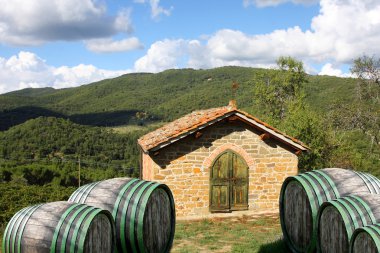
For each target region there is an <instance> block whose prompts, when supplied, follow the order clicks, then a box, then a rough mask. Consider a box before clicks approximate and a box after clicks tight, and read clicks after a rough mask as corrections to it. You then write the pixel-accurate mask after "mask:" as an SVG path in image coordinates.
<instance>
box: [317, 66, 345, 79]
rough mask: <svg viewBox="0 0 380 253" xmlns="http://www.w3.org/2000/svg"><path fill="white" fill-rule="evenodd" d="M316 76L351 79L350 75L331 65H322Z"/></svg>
mask: <svg viewBox="0 0 380 253" xmlns="http://www.w3.org/2000/svg"><path fill="white" fill-rule="evenodd" d="M318 75H320V76H321V75H326V76H338V77H352V75H351V74H350V73H343V71H342V70H341V69H339V68H337V67H334V66H333V65H332V64H331V63H326V64H325V65H323V67H322V69H321V71H320V72H319V73H318Z"/></svg>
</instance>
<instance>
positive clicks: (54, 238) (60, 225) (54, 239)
mask: <svg viewBox="0 0 380 253" xmlns="http://www.w3.org/2000/svg"><path fill="white" fill-rule="evenodd" d="M81 205H82V204H76V203H75V204H73V205H72V206H70V207H69V208H68V209H67V210H66V211H65V212H64V213H63V214H62V216H61V219H60V220H59V222H58V224H57V227H56V228H55V231H54V236H53V240H52V241H51V246H50V253H55V251H56V247H57V240H58V236H59V232H60V231H61V227H62V225H63V223H64V221H65V219H66V217H67V216H68V215H69V214H70V213H71V211H72V210H73V209H74V208H76V207H78V206H81Z"/></svg>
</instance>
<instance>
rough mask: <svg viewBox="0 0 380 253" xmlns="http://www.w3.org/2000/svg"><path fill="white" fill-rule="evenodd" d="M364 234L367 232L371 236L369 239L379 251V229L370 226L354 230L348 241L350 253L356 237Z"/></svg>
mask: <svg viewBox="0 0 380 253" xmlns="http://www.w3.org/2000/svg"><path fill="white" fill-rule="evenodd" d="M365 232H367V233H368V234H369V235H370V236H371V238H372V239H373V241H374V242H375V245H376V247H377V249H380V240H379V235H380V229H379V228H377V227H376V226H375V225H372V226H366V227H362V228H358V229H356V230H355V232H354V234H353V235H352V238H351V241H350V251H349V252H350V253H352V252H353V249H354V243H355V240H356V237H358V235H359V234H360V233H365Z"/></svg>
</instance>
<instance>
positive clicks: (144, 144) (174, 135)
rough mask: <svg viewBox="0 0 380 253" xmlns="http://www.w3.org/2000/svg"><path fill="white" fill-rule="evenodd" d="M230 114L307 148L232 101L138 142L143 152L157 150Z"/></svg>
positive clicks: (156, 131)
mask: <svg viewBox="0 0 380 253" xmlns="http://www.w3.org/2000/svg"><path fill="white" fill-rule="evenodd" d="M232 115H236V116H237V117H239V118H240V119H241V120H242V121H245V122H246V123H247V122H248V123H252V124H253V125H255V126H256V127H258V128H260V129H261V130H263V131H264V132H267V133H269V134H270V135H271V136H274V137H277V139H281V140H282V141H283V142H285V143H287V144H289V145H291V146H293V147H294V148H296V149H297V150H302V151H306V150H308V149H309V148H308V147H307V146H306V145H305V144H304V143H302V142H301V141H299V140H297V139H295V138H293V137H291V136H288V135H286V134H285V133H283V132H281V131H279V130H277V129H276V128H274V127H272V126H270V125H268V124H267V123H265V122H263V121H261V120H259V119H257V118H255V117H253V116H251V115H249V114H248V113H246V112H243V111H240V110H238V109H237V108H236V107H235V104H234V103H233V102H232V103H231V102H230V104H229V105H228V106H223V107H218V108H212V109H207V110H199V111H194V112H192V113H190V114H187V115H185V116H183V117H181V118H179V119H177V120H175V121H173V122H170V123H168V124H166V125H164V126H163V127H161V128H158V129H156V130H154V131H152V132H150V133H148V134H146V135H144V136H142V137H141V138H139V139H138V144H139V145H140V146H141V148H142V149H143V150H144V151H145V152H148V151H154V150H158V149H160V148H162V147H164V146H167V145H169V144H171V143H173V142H175V141H177V140H179V139H181V138H184V137H186V136H188V135H190V134H192V133H194V132H196V131H198V130H200V129H203V128H205V127H207V126H210V125H212V124H214V123H216V122H218V121H220V120H222V119H225V118H228V117H230V116H232Z"/></svg>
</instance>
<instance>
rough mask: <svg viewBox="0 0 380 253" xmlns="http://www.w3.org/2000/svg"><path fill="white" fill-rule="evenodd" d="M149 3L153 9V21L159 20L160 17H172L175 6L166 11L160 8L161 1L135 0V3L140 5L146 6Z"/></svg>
mask: <svg viewBox="0 0 380 253" xmlns="http://www.w3.org/2000/svg"><path fill="white" fill-rule="evenodd" d="M148 1H149V5H150V9H151V16H152V18H153V19H158V18H159V17H160V15H165V16H170V14H171V12H172V11H173V6H171V7H170V8H169V9H165V8H164V7H162V6H160V0H134V2H135V3H139V4H145V3H146V2H148Z"/></svg>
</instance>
